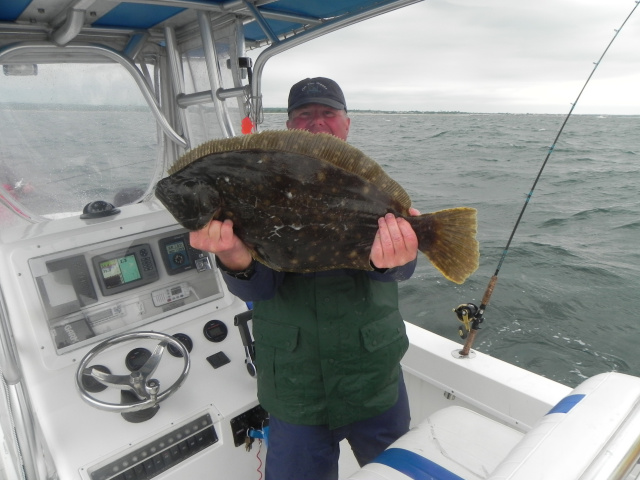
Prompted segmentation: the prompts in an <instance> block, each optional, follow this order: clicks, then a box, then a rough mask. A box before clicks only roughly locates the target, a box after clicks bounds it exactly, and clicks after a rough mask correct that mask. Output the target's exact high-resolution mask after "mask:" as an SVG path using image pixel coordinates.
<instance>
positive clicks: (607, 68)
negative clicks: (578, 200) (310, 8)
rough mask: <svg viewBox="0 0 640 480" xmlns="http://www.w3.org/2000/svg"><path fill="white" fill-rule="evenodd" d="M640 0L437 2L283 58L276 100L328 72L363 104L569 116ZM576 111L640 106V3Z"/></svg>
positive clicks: (271, 78) (266, 83) (276, 72)
mask: <svg viewBox="0 0 640 480" xmlns="http://www.w3.org/2000/svg"><path fill="white" fill-rule="evenodd" d="M635 5H636V3H635V0H529V1H522V0H483V1H482V2H479V1H477V0H425V1H423V2H420V3H418V4H415V5H411V6H409V7H405V8H402V9H400V10H397V11H395V12H392V13H389V14H386V15H383V16H380V17H377V18H373V19H370V20H366V21H364V22H361V23H359V24H358V25H355V26H352V27H350V28H346V29H343V30H341V31H339V32H334V33H333V34H331V35H326V36H324V37H321V38H318V39H315V40H312V41H310V42H309V43H307V44H305V45H303V46H300V47H296V48H294V49H291V50H289V51H287V52H284V53H282V54H281V55H279V56H276V57H274V58H272V59H271V60H269V61H268V62H267V64H266V67H265V69H264V72H263V83H262V86H263V101H264V106H266V107H283V106H285V105H286V100H287V95H288V90H289V87H290V86H291V85H292V84H293V83H295V82H296V81H297V80H300V79H301V78H305V77H313V76H327V77H331V78H333V79H335V80H336V81H338V83H340V84H341V86H342V88H343V90H344V91H345V95H346V97H347V103H348V107H349V108H351V109H381V110H425V111H472V112H512V113H524V112H526V113H567V112H568V111H569V109H570V108H571V103H572V102H573V101H574V100H575V99H576V97H577V96H578V93H579V92H580V90H581V88H582V86H583V85H584V83H585V81H586V80H587V77H588V76H589V74H590V73H591V71H592V70H593V67H594V62H596V61H597V60H598V59H599V58H600V56H601V55H602V53H603V52H604V49H605V48H606V46H607V45H608V44H609V42H610V41H611V39H612V38H613V36H614V34H615V29H618V28H619V27H620V25H621V24H622V22H623V21H624V19H625V18H626V17H627V15H628V14H629V13H630V12H631V10H632V9H633V7H634V6H635ZM251 54H252V56H254V57H256V56H257V54H259V51H254V52H251ZM293 67H295V68H293ZM574 113H589V114H592V113H597V114H632V115H637V114H640V7H638V8H637V9H636V11H635V13H634V14H633V15H632V16H631V18H630V19H629V21H628V22H627V24H626V25H625V27H624V28H623V29H622V30H621V32H620V34H619V35H618V37H617V38H616V40H615V41H614V43H613V45H612V46H611V48H610V49H609V51H608V53H607V54H606V56H605V57H604V60H603V61H602V63H601V64H600V66H599V67H598V69H597V70H596V73H595V74H594V76H593V78H592V79H591V81H590V82H589V85H588V86H587V89H586V90H585V92H584V93H583V95H582V97H581V98H580V100H579V102H578V104H577V106H576V109H575V111H574Z"/></svg>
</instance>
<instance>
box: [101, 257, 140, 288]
mask: <svg viewBox="0 0 640 480" xmlns="http://www.w3.org/2000/svg"><path fill="white" fill-rule="evenodd" d="M100 271H101V272H102V279H103V281H104V284H105V285H106V287H107V288H114V287H119V286H120V285H124V284H125V283H129V282H134V281H136V280H140V279H141V278H142V275H140V269H138V263H137V262H136V257H135V255H127V256H125V257H120V258H113V259H111V260H107V261H106V262H100Z"/></svg>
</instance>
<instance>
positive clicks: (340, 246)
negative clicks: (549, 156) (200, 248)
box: [156, 132, 477, 282]
mask: <svg viewBox="0 0 640 480" xmlns="http://www.w3.org/2000/svg"><path fill="white" fill-rule="evenodd" d="M275 133H276V132H271V134H275ZM279 133H281V134H283V135H282V138H286V139H287V142H288V141H289V140H290V139H291V138H293V139H294V140H295V141H296V142H303V143H304V142H305V141H314V142H318V141H321V142H325V140H326V142H328V145H329V146H330V147H333V146H336V147H339V148H342V145H341V144H340V143H335V144H334V143H333V142H336V141H339V142H342V141H341V140H338V139H335V138H334V137H331V138H330V139H329V138H327V139H321V138H319V137H320V136H319V135H317V134H316V135H312V134H308V133H307V132H299V133H301V134H302V135H296V134H293V137H292V133H290V132H279ZM305 134H306V135H308V136H310V137H314V138H313V139H311V138H310V137H308V136H305ZM256 135H264V134H256ZM273 136H274V135H271V136H270V137H273ZM265 137H269V136H268V135H265ZM270 137H269V138H270ZM326 137H328V136H326ZM276 138H277V139H278V140H279V139H280V137H276ZM257 140H260V139H259V138H257V139H250V140H249V142H253V143H251V144H250V145H252V146H251V148H248V149H242V148H241V149H235V150H231V151H215V152H214V153H210V154H205V155H203V156H201V157H198V158H195V159H191V160H189V162H190V163H187V164H186V165H185V166H183V167H182V168H180V169H179V170H177V171H176V172H175V173H173V174H171V175H170V176H169V177H166V178H164V179H162V180H161V181H160V182H158V185H157V187H156V196H157V197H158V198H159V199H160V200H161V202H162V203H163V204H164V205H165V206H166V207H167V209H168V210H169V211H170V212H171V214H172V215H173V216H174V217H175V218H176V220H177V221H178V222H179V223H180V224H181V225H182V226H184V227H185V228H187V229H188V230H199V229H201V228H203V227H204V226H205V225H206V224H207V223H208V222H209V221H210V220H211V219H217V220H224V219H231V220H232V221H233V223H234V231H235V233H236V235H237V236H238V237H239V238H240V239H241V240H242V241H243V242H244V243H245V244H246V245H247V247H248V248H249V249H250V250H251V253H252V255H253V257H254V258H255V259H256V260H258V261H260V262H262V263H264V264H265V265H267V266H269V267H271V268H273V269H274V270H278V271H288V272H299V273H306V272H313V271H322V270H331V269H337V268H353V269H359V270H371V269H372V266H371V264H370V262H369V255H370V251H371V246H372V244H373V239H374V237H375V234H376V232H377V230H378V218H380V217H381V216H384V215H385V214H386V213H388V212H390V213H393V214H394V215H396V216H402V217H404V218H407V220H408V221H410V223H411V224H412V226H413V227H414V230H416V233H417V234H418V236H419V239H420V242H421V246H422V245H427V244H428V245H430V246H433V245H436V244H437V243H438V237H439V230H440V227H439V223H438V221H437V218H436V217H434V215H433V214H425V215H421V216H419V217H411V216H410V215H409V213H408V209H409V206H410V200H409V197H408V195H406V192H404V190H402V188H401V187H400V186H399V185H397V183H395V182H394V181H393V180H392V179H391V178H390V177H388V176H387V175H386V174H385V173H384V172H383V171H382V170H381V169H380V167H379V166H378V165H377V164H375V162H373V161H372V160H370V159H368V157H367V158H366V159H365V164H366V166H367V168H369V167H371V168H373V169H374V170H375V173H374V174H370V173H366V174H362V175H361V174H360V173H358V172H352V171H348V169H352V170H353V169H355V167H353V166H348V167H347V168H348V169H345V168H343V167H344V165H343V160H340V159H339V160H335V159H331V161H326V160H324V159H322V158H318V156H327V155H326V154H324V153H321V154H318V155H316V154H313V152H315V149H308V148H307V147H306V145H305V146H304V147H302V149H301V150H302V152H304V153H301V151H300V149H298V148H297V147H296V148H293V149H291V148H289V147H288V146H287V147H285V149H284V150H282V149H280V148H279V147H276V148H272V147H269V148H266V149H261V148H259V147H256V144H257V145H259V144H260V143H261V142H259V141H257ZM220 142H222V144H223V145H225V143H224V142H225V140H222V141H220ZM285 143H286V142H285ZM287 145H288V143H287ZM235 146H237V145H236V144H234V143H232V147H235ZM215 148H216V149H217V148H218V145H215ZM225 148H226V147H223V148H222V150H224V149H225ZM348 148H349V149H353V150H355V151H356V152H359V151H357V150H356V149H354V148H353V147H348ZM291 150H294V151H291ZM330 150H331V149H330ZM331 151H333V150H331ZM347 151H348V152H351V150H347ZM307 152H312V154H311V155H309V154H307ZM350 154H351V153H349V155H350ZM360 155H363V156H364V154H361V153H360ZM343 156H344V155H340V158H342V157H343ZM367 159H368V160H367ZM367 161H369V162H372V165H369V164H368V163H367ZM348 162H350V160H349V161H348ZM336 163H337V164H336ZM351 163H353V162H351ZM358 163H360V162H358ZM378 170H379V171H378ZM380 172H382V173H380ZM370 179H373V181H372V180H370ZM454 210H469V211H471V210H473V209H454ZM466 213H467V214H468V213H469V212H466ZM472 216H473V221H474V222H475V210H473V214H472ZM473 234H474V235H475V224H474V226H473ZM473 242H475V238H474V239H473ZM429 248H431V247H429ZM472 248H473V246H472ZM475 250H476V251H477V242H476V243H475ZM425 254H427V255H428V256H429V257H430V259H431V255H429V253H427V252H425ZM461 254H464V252H461ZM448 255H449V256H450V254H448ZM471 261H473V259H472V260H471ZM463 262H464V261H463ZM475 262H476V265H475V267H477V255H476V259H475ZM475 267H473V269H474V270H475ZM438 268H440V267H438ZM441 271H442V269H441ZM443 273H444V274H445V276H447V277H448V278H449V276H450V275H449V274H448V273H446V272H444V271H443ZM464 275H467V276H468V273H465V274H464ZM464 275H463V276H464ZM454 277H455V278H453V281H456V282H460V278H459V277H460V276H459V275H458V274H456V275H454ZM465 278H466V276H465Z"/></svg>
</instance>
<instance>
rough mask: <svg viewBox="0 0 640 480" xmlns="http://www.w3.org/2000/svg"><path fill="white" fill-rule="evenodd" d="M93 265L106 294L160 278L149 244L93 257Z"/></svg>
mask: <svg viewBox="0 0 640 480" xmlns="http://www.w3.org/2000/svg"><path fill="white" fill-rule="evenodd" d="M93 265H94V269H95V272H96V277H97V278H98V284H99V285H100V290H101V291H102V294H103V295H105V296H106V295H114V294H116V293H120V292H124V291H127V290H130V289H132V288H136V287H139V286H142V285H146V284H148V283H151V282H154V281H156V280H157V279H158V270H157V268H156V264H155V261H154V259H153V255H152V253H151V249H150V248H149V245H148V244H143V245H135V246H133V247H130V248H128V249H126V250H118V251H115V252H111V253H109V254H106V255H100V256H97V257H93Z"/></svg>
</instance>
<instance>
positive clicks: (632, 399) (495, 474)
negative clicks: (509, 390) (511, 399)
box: [349, 372, 640, 480]
mask: <svg viewBox="0 0 640 480" xmlns="http://www.w3.org/2000/svg"><path fill="white" fill-rule="evenodd" d="M639 432H640V378H637V377H633V376H630V375H624V374H621V373H614V372H612V373H603V374H600V375H596V376H594V377H592V378H590V379H588V380H585V381H584V382H583V383H582V384H580V385H579V386H578V387H577V388H575V389H574V390H573V391H572V392H571V394H570V395H568V396H567V397H565V398H564V399H562V400H561V401H560V402H558V404H557V405H556V406H555V407H553V408H552V409H551V410H550V411H549V412H548V413H547V414H546V415H545V416H543V417H542V418H541V419H540V420H538V422H537V423H536V425H534V427H533V428H532V429H531V430H530V431H529V432H527V433H526V435H523V434H521V433H519V432H517V431H516V430H513V429H512V428H510V427H507V426H505V425H503V424H500V423H498V422H495V421H493V420H490V419H488V418H486V417H483V416H482V415H480V414H478V413H475V412H472V411H470V410H467V409H464V408H461V407H456V406H453V407H448V408H445V409H443V410H440V411H438V412H436V413H434V414H433V415H431V416H430V417H429V418H427V419H426V420H425V421H423V422H422V423H421V424H420V425H419V426H418V427H417V428H415V429H412V430H411V431H409V432H408V433H407V434H406V435H404V436H403V437H402V438H400V439H398V440H397V441H396V442H394V443H393V444H392V445H391V446H390V447H389V448H388V449H387V450H385V451H384V452H383V453H382V454H381V455H380V456H379V457H378V458H376V459H375V460H374V461H373V462H372V463H370V464H368V465H365V466H364V467H363V468H362V469H361V470H359V471H358V472H356V473H355V474H354V475H352V476H351V477H349V478H350V479H352V480H356V479H357V480H365V479H366V480H407V479H415V480H417V479H428V480H461V479H462V480H475V479H488V480H531V479H544V480H575V479H578V478H579V479H581V480H598V479H603V478H625V477H622V476H621V475H624V474H625V473H626V472H627V471H629V470H631V469H632V468H633V467H634V465H635V464H636V463H637V462H638V457H639V456H640V433H639Z"/></svg>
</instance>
